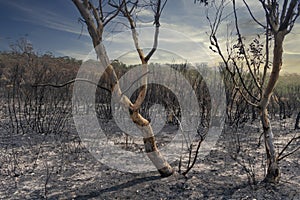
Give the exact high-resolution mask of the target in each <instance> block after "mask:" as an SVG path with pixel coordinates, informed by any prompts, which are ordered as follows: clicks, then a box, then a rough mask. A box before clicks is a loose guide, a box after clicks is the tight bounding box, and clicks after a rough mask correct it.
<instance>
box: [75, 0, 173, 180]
mask: <svg viewBox="0 0 300 200" xmlns="http://www.w3.org/2000/svg"><path fill="white" fill-rule="evenodd" d="M72 1H73V2H74V4H75V5H76V7H77V9H78V10H79V11H80V14H81V16H82V17H83V18H84V19H85V23H86V24H87V27H88V31H89V34H90V36H91V38H92V40H93V45H94V48H95V51H96V54H97V57H98V59H99V61H100V63H101V65H102V66H107V69H106V73H108V76H109V78H110V80H111V83H110V84H111V85H110V90H111V92H113V91H116V93H117V95H118V97H119V100H120V103H122V104H123V106H124V107H125V108H128V109H129V111H130V117H131V119H132V121H133V122H134V123H135V124H136V125H137V127H138V128H139V129H140V130H141V132H142V133H143V138H144V146H145V151H146V153H147V156H148V157H149V158H150V160H151V161H152V163H153V164H154V165H155V167H156V168H157V170H158V171H159V173H160V174H161V176H162V177H167V176H170V175H172V174H173V173H174V170H173V168H172V167H171V166H170V165H169V163H168V162H167V161H166V160H165V159H164V158H163V156H162V154H161V153H160V152H159V150H158V148H157V145H156V141H155V137H154V133H153V130H152V127H151V124H150V123H149V121H148V120H146V119H145V118H144V117H143V116H141V115H140V114H139V108H140V106H141V105H142V103H143V101H144V99H145V96H146V91H147V75H145V76H143V78H142V82H143V86H142V89H141V90H140V92H139V95H138V97H137V99H136V101H135V102H134V103H132V102H131V101H130V99H129V98H128V97H127V96H125V95H124V94H123V93H122V91H121V89H120V86H119V81H118V78H117V75H116V73H115V70H114V68H113V66H112V65H111V64H110V63H109V59H108V56H107V54H106V50H105V48H104V46H103V44H102V33H103V29H104V23H103V22H102V21H101V20H100V18H99V15H98V13H97V12H95V11H96V9H95V8H94V7H93V5H92V4H91V3H90V2H89V1H88V0H85V1H81V0H72ZM124 2H125V1H123V5H126V3H124ZM159 3H160V1H159ZM121 6H122V5H121ZM90 7H92V9H93V11H94V12H93V15H91V13H90ZM121 9H122V7H120V8H119V10H118V11H120V10H121ZM158 10H159V7H158ZM115 16H116V15H115ZM127 17H128V19H129V21H130V25H131V27H132V36H133V40H134V43H135V46H136V49H137V51H138V53H139V56H140V59H141V61H142V65H143V72H142V74H145V73H147V72H148V64H147V61H148V60H149V58H150V57H151V55H152V54H153V53H154V51H155V50H156V46H157V37H158V30H159V23H158V26H157V27H156V32H155V41H154V48H153V50H152V51H151V52H150V53H149V54H148V56H147V58H146V57H145V56H144V54H143V52H142V50H141V49H140V48H139V46H138V39H137V33H136V30H135V25H134V22H133V20H132V19H131V18H130V16H129V15H128V16H127ZM93 18H95V19H96V22H97V25H96V24H95V23H94V21H93ZM157 20H158V19H157Z"/></svg>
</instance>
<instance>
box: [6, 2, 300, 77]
mask: <svg viewBox="0 0 300 200" xmlns="http://www.w3.org/2000/svg"><path fill="white" fill-rule="evenodd" d="M193 2H194V1H193V0H169V2H168V3H167V5H166V8H165V10H164V12H163V15H162V17H161V28H162V29H161V33H160V43H159V48H160V49H161V51H160V53H159V54H157V55H156V57H154V61H155V59H157V60H159V59H162V58H165V59H166V61H170V60H173V59H179V60H180V58H178V57H176V56H174V53H175V54H177V55H178V54H179V55H180V56H179V57H182V58H183V59H188V60H192V61H195V62H198V61H199V62H200V61H203V60H205V58H207V57H210V60H214V61H216V60H218V56H216V55H214V54H212V53H211V52H210V51H209V50H208V45H209V43H208V41H207V39H208V37H207V34H206V32H207V31H209V29H208V23H207V20H206V19H205V9H204V8H203V6H199V5H195V4H193ZM248 2H249V4H250V6H251V8H252V10H253V12H254V13H255V14H256V15H257V16H258V18H260V17H261V18H263V16H262V15H261V14H260V13H262V12H261V7H260V6H259V4H258V2H255V1H253V0H251V1H250V0H249V1H248ZM237 3H238V5H242V1H241V0H238V1H237ZM239 12H240V13H243V12H244V13H246V12H245V9H243V7H240V10H239ZM139 15H140V16H141V17H144V18H147V17H150V18H151V15H152V14H151V13H150V12H142V13H139ZM0 17H1V21H0V26H1V31H0V50H1V51H4V50H8V49H9V44H11V43H13V42H15V41H16V40H17V39H18V38H20V37H22V36H25V35H26V37H27V39H28V40H29V41H30V42H31V43H32V44H33V47H34V49H35V50H36V51H38V52H39V53H45V52H47V51H50V52H52V53H53V54H54V55H57V56H71V57H75V58H77V59H83V58H85V56H86V55H87V54H88V53H89V52H90V51H91V50H92V43H91V40H90V38H89V36H88V33H87V31H86V27H85V26H83V27H82V25H81V24H80V23H78V18H79V12H78V11H77V9H76V7H75V6H74V5H73V3H72V1H71V0H10V1H8V0H0ZM228 21H232V19H231V18H228ZM240 24H241V28H242V30H243V33H244V34H245V35H246V36H248V35H250V36H251V34H253V33H255V32H257V31H260V30H259V29H258V28H257V27H255V26H254V25H253V24H252V23H250V21H249V18H248V16H247V15H245V14H243V15H241V22H240ZM139 27H142V28H140V29H139V30H138V31H139V34H140V38H142V40H141V46H142V47H144V48H149V47H151V44H152V37H153V36H152V24H151V23H144V24H142V25H140V26H139ZM144 27H147V29H144ZM222 31H224V32H223V33H222ZM225 32H226V29H225V28H223V29H221V31H220V36H222V35H223V36H224V35H226V34H225ZM105 36H106V37H105V40H106V43H105V44H106V48H107V51H108V55H109V57H110V59H115V58H118V57H120V56H122V55H124V54H125V55H127V58H129V57H130V55H131V54H130V53H128V52H131V51H133V50H134V48H133V43H132V40H131V37H130V33H129V32H126V31H125V32H121V33H119V34H112V33H106V34H105ZM145 38H146V39H145ZM221 40H222V37H221ZM299 45H300V24H299V20H298V22H297V24H296V25H295V27H294V30H293V32H292V33H291V34H290V35H289V36H288V37H287V39H286V41H285V55H284V70H283V71H288V72H298V71H300V70H299V65H300V50H299ZM172 52H173V53H172ZM199 52H201V53H199ZM172 54H173V56H172ZM132 55H134V54H132ZM199 55H200V56H199ZM125 57H126V56H125ZM199 57H200V58H199ZM123 58H124V56H123Z"/></svg>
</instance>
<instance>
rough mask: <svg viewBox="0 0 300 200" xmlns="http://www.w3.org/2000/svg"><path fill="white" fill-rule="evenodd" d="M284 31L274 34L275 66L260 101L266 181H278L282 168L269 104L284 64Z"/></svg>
mask: <svg viewBox="0 0 300 200" xmlns="http://www.w3.org/2000/svg"><path fill="white" fill-rule="evenodd" d="M285 34H286V33H285V32H284V31H279V32H278V33H277V34H276V35H274V49H273V66H272V72H271V75H270V79H269V82H268V84H267V87H266V88H265V90H264V93H263V97H262V100H261V102H260V110H261V121H262V126H263V131H264V139H265V148H266V154H267V174H266V177H265V179H264V181H265V182H272V183H278V182H279V179H280V169H279V166H278V154H277V152H276V149H275V147H274V136H273V132H272V127H271V123H270V120H269V115H268V110H267V106H268V104H269V100H270V97H271V95H272V92H273V89H274V88H275V85H276V82H277V80H278V78H279V72H280V70H281V66H282V54H283V40H284V37H285Z"/></svg>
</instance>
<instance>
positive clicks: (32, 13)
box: [6, 1, 88, 36]
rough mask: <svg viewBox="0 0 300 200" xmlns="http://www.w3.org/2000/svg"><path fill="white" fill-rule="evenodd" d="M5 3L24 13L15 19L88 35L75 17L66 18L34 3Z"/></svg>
mask: <svg viewBox="0 0 300 200" xmlns="http://www.w3.org/2000/svg"><path fill="white" fill-rule="evenodd" d="M6 3H7V4H8V5H10V6H12V7H14V8H15V9H17V10H19V11H21V12H22V13H23V14H24V16H22V17H14V19H15V20H18V21H23V22H27V23H32V24H35V25H40V26H43V27H46V28H50V29H53V30H59V31H64V32H68V33H73V34H78V35H83V36H88V32H87V31H86V28H85V27H83V29H81V24H79V23H77V22H76V19H70V18H67V17H66V16H65V15H63V14H59V13H58V12H56V11H50V10H46V9H45V8H41V7H37V6H35V5H34V4H30V6H28V5H27V4H24V3H20V2H17V1H7V2H6ZM83 26H84V25H83Z"/></svg>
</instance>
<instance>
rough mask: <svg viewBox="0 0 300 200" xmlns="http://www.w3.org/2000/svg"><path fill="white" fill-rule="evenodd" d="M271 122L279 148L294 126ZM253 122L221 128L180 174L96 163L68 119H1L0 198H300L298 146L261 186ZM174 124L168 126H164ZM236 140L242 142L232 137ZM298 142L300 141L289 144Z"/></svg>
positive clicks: (260, 160)
mask: <svg viewBox="0 0 300 200" xmlns="http://www.w3.org/2000/svg"><path fill="white" fill-rule="evenodd" d="M273 124H274V126H273V127H274V133H275V139H276V146H277V148H278V150H280V149H282V148H283V146H284V144H286V142H287V141H288V139H289V138H291V137H292V136H293V135H294V134H295V133H297V132H296V131H295V130H292V127H293V125H292V122H289V121H288V120H286V121H280V122H277V123H274V122H273ZM106 126H107V127H109V126H110V124H109V123H108V124H107V125H106ZM257 127H259V122H256V123H254V124H247V125H245V126H244V127H242V128H240V129H237V131H233V130H232V129H230V128H226V131H224V133H223V134H222V135H221V137H220V139H219V140H218V143H217V144H216V146H215V147H214V148H212V151H211V152H210V153H209V155H207V156H206V157H205V158H200V159H198V162H197V163H196V165H195V167H194V168H193V169H192V170H191V171H190V172H189V173H188V174H187V176H186V177H184V176H182V175H180V174H179V173H175V174H174V175H173V176H170V177H167V178H161V177H160V176H159V174H158V173H157V172H149V173H139V174H133V173H126V172H120V171H117V170H114V169H111V168H109V167H108V166H106V165H104V164H101V163H100V162H98V161H97V160H96V159H95V158H94V157H93V156H92V155H91V154H90V153H89V152H88V151H87V149H86V148H85V147H84V146H83V145H82V143H81V142H80V138H79V137H78V135H77V133H76V130H75V128H74V126H73V125H72V123H69V126H68V127H67V130H68V131H66V132H61V133H60V134H49V135H41V134H40V135H38V134H34V133H32V134H25V135H22V134H19V135H12V134H10V131H9V130H8V129H7V128H6V127H5V126H2V127H1V140H0V198H1V199H43V198H47V199H272V200H273V199H300V192H299V191H300V161H299V158H300V154H299V151H298V152H296V153H294V154H293V155H291V156H289V157H287V158H286V159H285V160H283V161H281V162H280V167H281V171H282V172H281V182H280V183H279V184H277V185H267V186H266V185H264V184H263V183H261V182H260V181H261V180H262V179H263V176H264V167H265V163H264V162H263V160H264V153H263V150H264V147H263V145H262V144H261V145H258V143H259V142H258V141H259V135H260V133H261V130H259V129H258V128H257ZM112 130H113V129H112ZM172 130H174V127H166V129H165V131H167V132H168V131H172ZM112 138H113V139H112V140H114V141H117V142H116V145H124V143H125V136H123V135H115V136H114V137H112ZM237 138H239V139H238V140H237ZM237 141H239V144H240V145H236V144H237ZM140 145H141V143H140V142H138V141H131V142H129V143H128V146H127V148H132V150H135V149H137V148H140V147H139V146H140ZM297 145H299V141H298V143H296V144H293V146H291V147H296V146H297ZM239 146H240V148H239ZM237 149H239V153H238V154H237V153H236V152H237V151H236V150H237ZM183 168H184V167H183ZM175 169H176V170H178V166H177V165H175ZM247 171H248V173H247ZM251 173H252V174H254V175H255V176H252V177H254V178H253V179H251V178H250V179H249V177H250V176H247V174H251Z"/></svg>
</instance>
